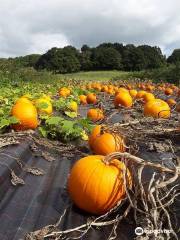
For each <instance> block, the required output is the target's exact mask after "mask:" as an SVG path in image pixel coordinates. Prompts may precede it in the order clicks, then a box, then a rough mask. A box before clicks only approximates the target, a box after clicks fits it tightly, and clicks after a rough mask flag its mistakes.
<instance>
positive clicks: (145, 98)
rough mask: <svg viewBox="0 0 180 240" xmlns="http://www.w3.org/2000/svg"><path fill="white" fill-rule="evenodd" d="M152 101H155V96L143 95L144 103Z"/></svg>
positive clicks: (150, 94)
mask: <svg viewBox="0 0 180 240" xmlns="http://www.w3.org/2000/svg"><path fill="white" fill-rule="evenodd" d="M154 99H155V96H154V94H152V93H145V94H144V96H143V100H144V102H145V103H146V102H149V101H151V100H154Z"/></svg>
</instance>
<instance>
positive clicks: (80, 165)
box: [68, 155, 132, 215]
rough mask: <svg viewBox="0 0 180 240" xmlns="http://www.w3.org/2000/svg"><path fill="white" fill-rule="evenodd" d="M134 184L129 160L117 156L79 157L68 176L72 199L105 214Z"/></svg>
mask: <svg viewBox="0 0 180 240" xmlns="http://www.w3.org/2000/svg"><path fill="white" fill-rule="evenodd" d="M124 176H126V185H127V188H130V187H131V185H132V178H131V174H130V172H129V170H128V168H127V167H126V166H125V164H124V163H123V162H121V161H119V160H117V159H110V160H109V161H108V162H106V158H105V157H104V156H100V155H92V156H87V157H85V158H82V159H80V160H79V161H77V162H76V163H75V164H74V166H73V168H72V169H71V172H70V176H69V179H68V191H69V194H70V197H71V199H72V200H73V201H74V203H75V204H76V205H77V206H78V207H79V208H81V209H83V210H85V211H87V212H89V213H92V214H96V215H98V214H103V213H106V212H107V211H109V210H110V209H111V208H113V207H115V205H116V204H117V203H118V202H119V201H120V200H122V199H124V197H125V195H126V191H125V181H124Z"/></svg>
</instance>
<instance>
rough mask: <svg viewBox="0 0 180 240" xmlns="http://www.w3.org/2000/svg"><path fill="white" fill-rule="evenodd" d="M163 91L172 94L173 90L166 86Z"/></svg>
mask: <svg viewBox="0 0 180 240" xmlns="http://www.w3.org/2000/svg"><path fill="white" fill-rule="evenodd" d="M164 93H165V94H166V95H172V94H173V90H172V88H169V87H167V88H166V89H165V90H164Z"/></svg>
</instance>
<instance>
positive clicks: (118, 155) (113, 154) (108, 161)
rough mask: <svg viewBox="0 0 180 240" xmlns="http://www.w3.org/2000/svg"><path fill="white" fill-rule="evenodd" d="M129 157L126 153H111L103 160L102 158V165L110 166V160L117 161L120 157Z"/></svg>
mask: <svg viewBox="0 0 180 240" xmlns="http://www.w3.org/2000/svg"><path fill="white" fill-rule="evenodd" d="M126 155H127V156H129V154H128V153H121V152H113V153H110V154H109V155H107V156H105V158H104V160H103V161H104V163H105V164H106V165H109V164H110V162H111V160H113V159H115V158H116V159H118V158H122V157H125V158H126V157H127V156H126Z"/></svg>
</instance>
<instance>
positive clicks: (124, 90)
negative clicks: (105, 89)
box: [116, 87, 129, 95]
mask: <svg viewBox="0 0 180 240" xmlns="http://www.w3.org/2000/svg"><path fill="white" fill-rule="evenodd" d="M119 93H129V91H128V90H127V89H126V88H123V87H120V88H118V89H117V90H116V95H118V94H119Z"/></svg>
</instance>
